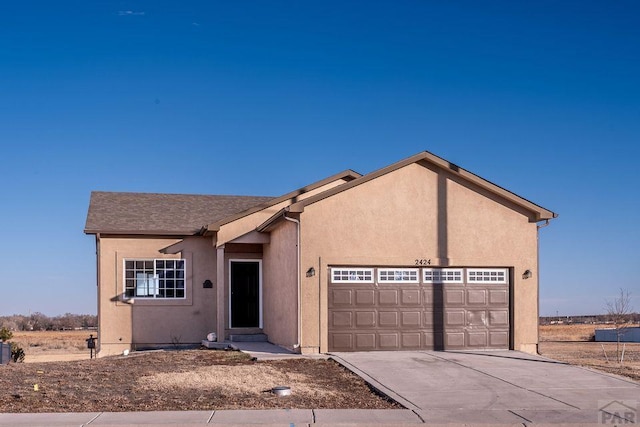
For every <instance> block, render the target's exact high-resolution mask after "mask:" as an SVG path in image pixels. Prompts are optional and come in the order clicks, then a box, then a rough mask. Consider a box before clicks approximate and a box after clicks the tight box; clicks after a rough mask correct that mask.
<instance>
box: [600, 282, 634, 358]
mask: <svg viewBox="0 0 640 427" xmlns="http://www.w3.org/2000/svg"><path fill="white" fill-rule="evenodd" d="M605 304H606V310H607V314H608V315H609V318H610V319H611V321H612V322H613V325H614V328H615V330H616V360H617V361H618V362H620V338H622V336H623V335H624V334H625V332H626V331H627V327H628V325H629V315H630V314H631V311H632V310H633V308H632V307H631V292H629V291H628V290H625V289H622V288H620V293H619V294H618V296H617V297H616V298H614V299H613V301H609V300H606V301H605Z"/></svg>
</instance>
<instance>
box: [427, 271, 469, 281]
mask: <svg viewBox="0 0 640 427" xmlns="http://www.w3.org/2000/svg"><path fill="white" fill-rule="evenodd" d="M462 278H463V275H462V269H461V268H423V269H422V281H423V282H424V283H462Z"/></svg>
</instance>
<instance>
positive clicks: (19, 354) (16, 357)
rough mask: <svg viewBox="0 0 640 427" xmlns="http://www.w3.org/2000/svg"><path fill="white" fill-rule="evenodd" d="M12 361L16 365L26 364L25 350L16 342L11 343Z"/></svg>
mask: <svg viewBox="0 0 640 427" xmlns="http://www.w3.org/2000/svg"><path fill="white" fill-rule="evenodd" d="M11 360H13V361H14V362H15V363H22V362H24V350H23V349H22V347H20V346H19V345H18V344H16V343H14V342H12V343H11Z"/></svg>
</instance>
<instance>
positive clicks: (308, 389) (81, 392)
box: [0, 325, 640, 412]
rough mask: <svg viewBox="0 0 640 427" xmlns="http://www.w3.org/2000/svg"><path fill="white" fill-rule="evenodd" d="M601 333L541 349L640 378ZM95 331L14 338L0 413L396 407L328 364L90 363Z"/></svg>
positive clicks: (217, 360)
mask: <svg viewBox="0 0 640 427" xmlns="http://www.w3.org/2000/svg"><path fill="white" fill-rule="evenodd" d="M596 327H603V325H545V326H541V327H540V345H539V351H540V353H541V354H542V355H543V356H546V357H549V358H552V359H555V360H561V361H566V362H568V363H572V364H576V365H581V366H585V367H588V368H592V369H598V370H602V371H605V372H608V373H612V374H616V375H623V376H626V377H628V378H632V379H635V380H638V381H640V344H636V343H633V344H631V343H628V344H626V346H625V357H624V363H617V362H616V343H597V342H592V341H589V340H590V339H591V337H592V335H593V333H594V330H595V328H596ZM90 333H92V332H91V331H65V332H55V331H54V332H16V333H15V334H14V337H13V340H12V341H14V342H16V343H18V344H19V345H21V346H22V347H23V349H24V350H25V353H26V358H25V363H22V364H18V363H11V364H9V365H1V366H0V412H72V411H82V412H86V411H152V410H189V409H193V410H213V409H260V408H292V409H293V408H299V409H308V408H335V409H341V408H342V409H345V408H364V409H374V408H375V409H386V408H397V407H398V406H397V405H396V404H394V403H392V402H389V401H387V400H386V399H384V398H382V397H380V396H378V395H377V394H375V393H374V392H372V390H371V389H370V388H369V387H368V385H367V384H366V383H365V382H364V381H362V380H361V379H360V378H359V377H357V376H355V375H354V374H352V373H351V372H349V371H347V370H345V369H344V368H342V367H341V366H340V365H338V364H337V363H335V362H333V361H330V360H317V359H302V358H300V359H289V360H281V361H261V362H256V361H254V360H251V358H250V357H249V356H247V355H245V354H243V353H240V352H235V351H214V350H184V351H153V352H134V353H131V354H130V355H129V356H116V357H107V358H102V359H93V360H90V359H89V350H88V349H87V347H86V341H85V340H86V339H87V338H88V336H89V334H90ZM620 350H621V349H620ZM605 354H606V356H605ZM36 386H37V387H36ZM276 386H289V387H291V390H292V394H291V396H288V397H277V396H275V395H274V394H273V393H271V392H270V390H271V389H272V388H273V387H276Z"/></svg>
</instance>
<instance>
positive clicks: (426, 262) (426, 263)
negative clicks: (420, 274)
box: [415, 258, 431, 265]
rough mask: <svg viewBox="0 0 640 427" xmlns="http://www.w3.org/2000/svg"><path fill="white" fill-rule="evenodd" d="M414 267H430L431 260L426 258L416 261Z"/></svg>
mask: <svg viewBox="0 0 640 427" xmlns="http://www.w3.org/2000/svg"><path fill="white" fill-rule="evenodd" d="M415 262H416V264H415V265H431V260H430V259H426V258H421V259H416V261H415Z"/></svg>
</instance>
